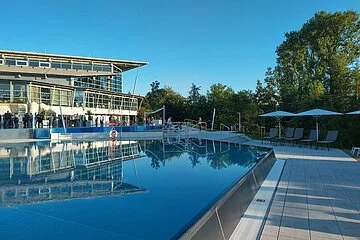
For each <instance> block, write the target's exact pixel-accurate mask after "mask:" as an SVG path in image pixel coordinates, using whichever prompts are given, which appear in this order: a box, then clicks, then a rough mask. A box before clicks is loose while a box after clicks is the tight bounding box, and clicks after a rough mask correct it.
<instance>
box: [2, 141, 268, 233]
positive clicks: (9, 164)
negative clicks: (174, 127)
mask: <svg viewBox="0 0 360 240" xmlns="http://www.w3.org/2000/svg"><path fill="white" fill-rule="evenodd" d="M267 152H268V149H265V148H255V147H250V146H239V145H234V144H228V143H219V142H213V141H204V140H203V141H200V142H199V140H192V141H191V142H189V143H186V144H185V143H181V144H179V143H173V144H164V143H163V142H161V141H123V142H117V143H116V144H113V143H112V142H67V143H66V142H62V143H50V142H42V143H36V144H32V145H31V144H30V145H29V144H11V145H8V146H2V147H1V146H0V236H1V239H130V240H131V239H169V238H171V237H173V236H174V235H175V234H176V233H177V232H178V231H179V230H180V229H182V228H183V227H184V226H185V225H186V224H188V223H189V222H190V223H191V222H192V221H194V220H196V217H197V216H199V214H201V213H202V212H204V211H205V210H207V209H208V208H209V207H210V206H211V205H212V203H214V201H216V200H217V199H218V198H219V197H221V195H222V194H223V193H224V192H226V191H227V190H228V189H229V188H230V187H231V186H232V185H233V184H234V183H235V182H237V181H238V180H239V179H240V178H241V177H242V176H243V175H244V174H246V172H247V171H248V170H249V169H250V168H252V167H253V166H254V165H255V164H256V163H257V162H258V161H259V160H260V159H262V158H263V156H264V155H265V154H266V153H267Z"/></svg>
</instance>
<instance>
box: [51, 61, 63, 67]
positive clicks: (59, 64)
mask: <svg viewBox="0 0 360 240" xmlns="http://www.w3.org/2000/svg"><path fill="white" fill-rule="evenodd" d="M51 67H52V68H61V63H60V62H51Z"/></svg>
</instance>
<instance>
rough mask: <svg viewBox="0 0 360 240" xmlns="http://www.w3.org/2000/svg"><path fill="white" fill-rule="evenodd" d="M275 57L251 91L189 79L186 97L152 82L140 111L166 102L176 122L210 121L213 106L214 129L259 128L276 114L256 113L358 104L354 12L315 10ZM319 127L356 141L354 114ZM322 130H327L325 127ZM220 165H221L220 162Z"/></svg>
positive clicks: (358, 36)
mask: <svg viewBox="0 0 360 240" xmlns="http://www.w3.org/2000/svg"><path fill="white" fill-rule="evenodd" d="M276 54H277V61H276V66H275V67H274V68H268V69H267V71H266V74H265V78H264V80H263V81H260V80H258V82H257V85H256V90H255V92H252V91H246V90H242V91H239V92H235V91H234V90H233V89H232V88H231V87H229V86H226V85H223V84H221V83H218V84H213V85H211V86H210V87H209V89H208V90H207V93H206V94H205V95H202V94H200V90H201V87H200V86H197V85H195V84H192V86H191V88H190V90H189V95H188V97H187V98H184V97H183V96H181V95H180V94H179V93H176V92H175V91H174V90H173V89H171V88H169V87H164V88H160V83H159V82H158V81H155V82H153V83H151V91H150V92H149V93H148V94H147V95H146V99H145V100H144V104H143V107H142V109H141V111H145V109H146V110H156V109H159V108H161V107H162V106H163V105H165V106H166V109H167V111H166V112H167V116H166V117H170V116H171V117H172V118H173V120H174V121H183V120H184V118H191V119H195V120H196V119H198V118H199V117H201V118H202V119H203V121H206V122H207V123H208V126H210V123H211V120H212V112H213V109H214V108H215V109H216V118H215V128H216V129H218V128H219V124H220V123H223V124H226V125H228V126H230V125H234V124H235V123H237V122H238V112H240V113H241V115H242V125H244V126H245V127H246V130H247V132H249V131H250V132H252V133H258V132H259V128H260V126H263V125H264V124H265V125H266V126H267V127H274V125H275V124H276V121H274V119H259V117H258V115H259V114H261V113H265V112H271V111H275V110H285V111H291V112H300V111H303V110H309V109H312V108H325V109H329V110H334V111H339V112H347V111H351V110H357V109H359V108H360V68H359V66H360V20H359V14H358V13H356V12H354V11H346V12H336V13H327V12H319V13H316V14H315V15H314V17H313V18H311V19H310V20H308V21H307V22H306V23H305V24H304V25H303V26H302V27H301V29H300V30H297V31H292V32H289V33H286V34H285V40H284V41H283V42H282V43H281V44H280V45H279V46H278V47H277V49H276ZM320 121H321V123H320V126H321V127H322V128H323V129H322V130H331V129H337V130H339V131H340V140H341V142H342V144H343V145H344V146H351V145H356V144H357V145H360V138H359V137H358V136H359V135H360V125H359V124H358V121H359V119H358V117H356V116H353V117H350V116H349V117H346V118H345V117H338V118H330V117H329V118H326V117H324V118H321V119H320ZM284 125H285V126H286V125H288V126H294V127H304V128H306V129H307V130H310V129H312V128H313V127H314V121H313V119H312V118H292V119H291V120H290V121H289V122H285V121H284ZM323 132H324V133H325V132H326V131H323ZM218 167H221V164H220V165H219V166H218Z"/></svg>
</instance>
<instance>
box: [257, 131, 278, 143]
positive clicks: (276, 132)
mask: <svg viewBox="0 0 360 240" xmlns="http://www.w3.org/2000/svg"><path fill="white" fill-rule="evenodd" d="M278 136H279V131H278V129H277V128H270V132H269V135H268V136H266V137H263V138H262V140H261V143H264V140H269V141H270V142H271V140H273V139H274V138H276V137H278Z"/></svg>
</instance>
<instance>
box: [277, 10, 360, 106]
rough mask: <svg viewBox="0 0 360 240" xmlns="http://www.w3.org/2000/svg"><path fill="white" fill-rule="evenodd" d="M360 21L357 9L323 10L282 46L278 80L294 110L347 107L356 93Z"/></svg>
mask: <svg viewBox="0 0 360 240" xmlns="http://www.w3.org/2000/svg"><path fill="white" fill-rule="evenodd" d="M359 43H360V21H359V15H358V14H357V13H356V12H354V11H346V12H336V13H333V14H332V13H327V12H319V13H317V14H315V16H314V17H313V18H311V19H310V20H309V21H307V22H306V23H305V24H304V25H303V27H302V28H301V29H300V30H299V31H293V32H290V33H286V34H285V41H284V42H283V43H282V44H281V45H280V46H279V47H278V48H277V50H276V53H277V55H278V58H277V66H276V68H275V73H276V82H277V84H278V86H279V91H280V96H281V102H282V106H283V107H284V108H285V109H287V110H290V111H299V110H304V109H305V108H309V107H325V108H329V109H333V110H338V111H347V110H348V109H350V108H351V102H353V100H354V99H355V98H356V93H354V89H357V87H356V83H357V78H356V77H357V72H358V63H359V59H360V44H359Z"/></svg>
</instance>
